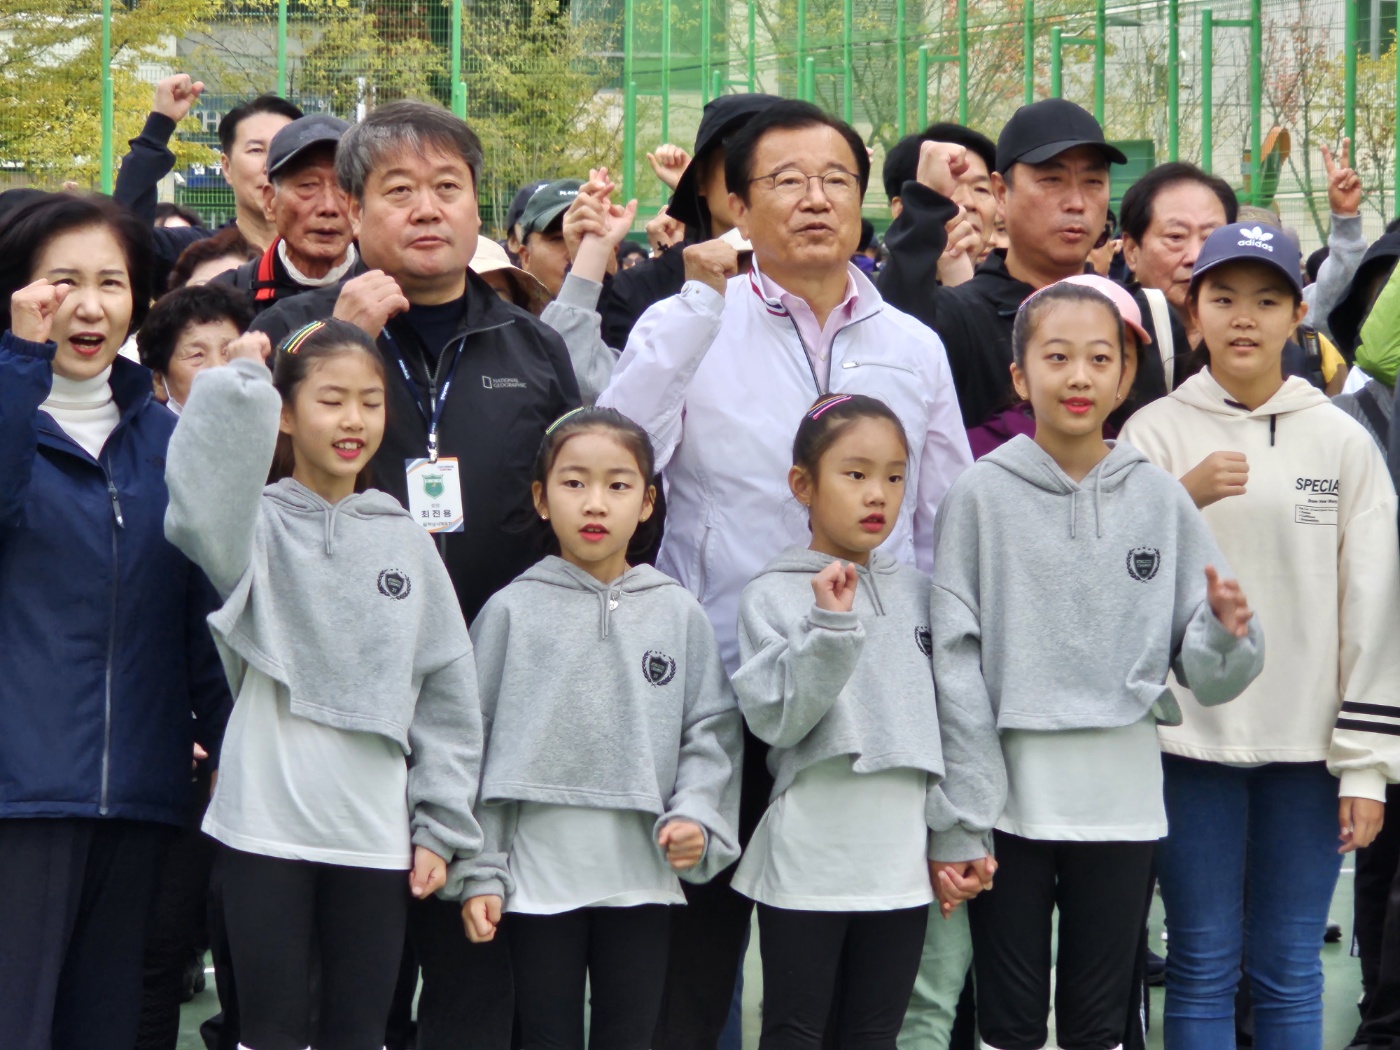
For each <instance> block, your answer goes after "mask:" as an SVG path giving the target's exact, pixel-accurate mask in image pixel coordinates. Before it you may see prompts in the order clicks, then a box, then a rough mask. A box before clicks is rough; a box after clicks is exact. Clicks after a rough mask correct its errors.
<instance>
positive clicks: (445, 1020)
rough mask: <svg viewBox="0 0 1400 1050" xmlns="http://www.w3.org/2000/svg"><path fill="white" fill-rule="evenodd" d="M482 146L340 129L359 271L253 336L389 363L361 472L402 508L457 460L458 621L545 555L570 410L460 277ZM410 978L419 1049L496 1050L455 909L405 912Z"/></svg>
mask: <svg viewBox="0 0 1400 1050" xmlns="http://www.w3.org/2000/svg"><path fill="white" fill-rule="evenodd" d="M481 160H482V154H481V143H480V141H479V140H478V139H477V137H476V134H475V133H474V132H473V131H472V130H471V128H469V127H468V126H467V125H466V124H465V123H464V122H462V121H461V120H458V119H457V118H456V117H454V116H453V115H452V114H451V113H449V112H448V111H447V110H445V109H442V108H440V107H438V106H433V105H429V104H427V103H423V102H393V103H389V104H388V105H384V106H380V107H378V108H377V109H375V110H374V111H373V112H371V113H370V114H369V116H367V117H366V118H365V119H364V120H362V121H361V122H360V123H358V124H356V125H355V126H354V127H352V128H351V129H350V130H349V131H347V132H346V133H345V134H344V136H343V137H342V138H341V140H340V145H339V147H338V148H337V151H336V176H337V178H338V179H339V182H340V186H341V188H342V189H343V190H344V191H345V192H346V193H347V194H348V195H349V197H350V215H351V219H352V220H353V222H354V223H355V225H356V226H357V228H358V230H359V245H360V256H361V258H360V262H359V263H358V264H357V265H356V267H355V271H354V276H352V277H351V278H350V279H349V280H347V281H346V282H345V283H344V284H343V285H341V286H340V287H329V288H323V289H318V290H316V291H313V292H306V293H304V294H302V295H297V296H293V297H292V298H290V299H286V300H284V301H283V302H280V303H278V304H277V305H276V306H274V307H273V308H272V309H271V310H268V311H267V312H266V313H263V314H261V315H260V316H259V317H258V319H257V320H256V321H255V322H254V325H253V327H254V329H255V330H260V331H264V332H267V333H268V335H269V336H270V337H271V338H272V339H273V341H274V342H280V341H281V340H282V339H283V338H284V337H285V336H286V335H287V334H288V333H290V332H292V331H294V330H295V329H297V328H299V327H301V326H302V325H305V324H307V323H308V322H310V321H314V320H318V319H321V318H326V317H332V316H334V317H338V318H340V319H341V320H345V321H350V322H352V323H354V324H356V325H359V327H361V328H363V329H364V330H365V331H366V332H368V333H369V334H370V335H372V336H374V337H376V338H377V340H378V342H379V348H380V350H381V351H382V353H383V354H384V359H385V362H386V364H387V366H388V370H389V376H388V403H387V407H388V427H387V429H386V430H385V432H384V443H383V444H382V445H381V446H380V449H379V452H378V454H377V455H376V456H375V458H374V459H373V460H372V461H371V462H370V467H369V469H370V471H371V474H372V477H373V479H374V485H375V487H376V488H380V489H383V490H384V491H386V492H389V493H391V494H392V495H393V496H395V497H396V498H397V499H398V500H399V501H400V502H401V503H403V504H404V505H405V506H409V495H408V477H407V472H406V471H407V464H408V463H410V462H412V461H414V460H419V459H423V458H425V457H428V458H432V457H433V456H437V457H440V461H442V460H449V459H455V460H456V461H457V464H458V471H459V476H460V479H461V492H462V496H463V498H464V500H465V521H464V524H463V527H462V529H461V531H459V532H451V533H445V532H439V533H437V538H438V543H439V546H440V549H441V550H442V552H443V558H444V560H445V561H446V563H447V570H448V572H449V574H450V575H451V577H452V582H453V584H454V586H455V587H456V589H457V597H458V600H459V601H460V602H461V605H462V612H463V614H464V615H465V616H466V617H467V620H468V621H470V620H472V619H473V618H474V617H475V616H476V614H477V612H478V611H479V610H480V609H481V606H482V605H483V604H485V602H486V599H487V598H489V597H490V596H491V595H492V594H493V593H495V592H496V591H497V590H499V589H500V588H502V587H504V586H505V585H506V584H507V583H509V582H510V581H511V580H512V579H514V578H515V577H516V576H517V575H519V574H520V573H521V572H523V571H524V570H525V569H527V568H528V567H529V566H530V565H532V564H533V563H534V562H535V561H537V560H538V559H539V558H540V557H542V556H543V554H544V553H545V540H546V538H547V536H548V529H547V526H546V525H545V524H544V523H543V522H541V521H540V519H539V517H538V516H537V515H536V514H535V512H534V508H533V507H532V506H531V503H530V481H531V475H532V472H533V468H534V461H535V456H536V454H537V452H538V451H539V447H540V442H541V441H542V440H543V438H544V432H545V428H546V427H548V426H549V424H550V423H552V422H553V421H554V420H555V419H557V418H558V417H559V416H560V415H562V414H563V413H564V412H566V411H568V410H569V409H572V408H576V407H577V406H578V405H579V393H578V384H577V383H576V382H575V380H574V373H573V368H572V366H571V365H570V364H569V354H568V351H567V350H566V349H565V347H564V343H563V340H561V339H560V338H559V336H558V335H557V334H555V333H554V332H553V331H552V330H551V329H549V328H548V327H546V326H545V325H544V324H542V323H541V322H540V321H539V320H537V319H536V318H535V317H534V316H533V315H531V314H530V313H528V312H526V311H524V310H521V309H519V308H518V307H515V306H512V305H510V304H508V303H506V302H504V301H503V300H502V299H501V298H500V297H499V296H497V295H496V293H495V292H494V291H493V290H492V289H491V286H490V285H488V284H486V282H485V281H483V280H481V278H479V277H477V276H476V275H475V274H474V273H472V272H471V271H470V270H469V269H468V266H467V264H468V262H469V261H470V260H471V258H472V256H473V254H475V252H476V243H477V236H478V233H479V231H480V229H481V218H480V216H479V214H478V212H477V196H476V194H477V186H478V177H479V175H480V169H481ZM409 929H410V933H411V934H412V939H413V946H414V949H415V950H416V952H417V955H418V961H419V963H420V964H421V966H422V968H423V992H422V996H421V998H420V1000H419V1004H418V1026H419V1032H418V1045H419V1046H420V1047H423V1048H424V1050H433V1048H437V1047H455V1046H461V1045H462V1041H463V1039H464V1038H466V1037H465V1036H464V1034H463V1033H467V1032H470V1033H472V1035H471V1045H473V1046H480V1047H499V1048H501V1050H509V1044H510V1034H511V1018H512V1007H513V999H512V991H511V981H510V966H509V959H508V957H507V955H506V949H505V944H504V942H503V941H501V940H500V939H499V938H498V939H497V941H495V942H492V943H489V944H480V945H473V944H470V943H469V942H468V941H467V938H466V934H465V932H464V929H463V926H462V919H461V915H460V912H459V908H458V906H457V905H456V904H454V903H452V902H450V901H442V900H439V899H437V898H435V897H434V898H431V899H430V900H426V901H418V902H415V903H414V904H413V906H412V907H411V908H410V910H409Z"/></svg>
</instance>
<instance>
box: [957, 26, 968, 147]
mask: <svg viewBox="0 0 1400 1050" xmlns="http://www.w3.org/2000/svg"><path fill="white" fill-rule="evenodd" d="M958 123H959V124H966V123H967V0H958Z"/></svg>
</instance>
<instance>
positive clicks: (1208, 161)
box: [1201, 7, 1215, 171]
mask: <svg viewBox="0 0 1400 1050" xmlns="http://www.w3.org/2000/svg"><path fill="white" fill-rule="evenodd" d="M1214 35H1215V16H1214V14H1213V13H1212V12H1211V9H1210V8H1208V7H1207V8H1205V9H1204V10H1203V11H1202V12H1201V167H1202V168H1203V169H1205V170H1206V171H1211V170H1213V166H1214V165H1213V158H1212V157H1211V147H1212V145H1213V143H1212V142H1211V126H1210V116H1211V114H1210V109H1211V104H1212V101H1213V97H1214V90H1213V89H1214V86H1215V85H1214V79H1215V69H1214V67H1213V63H1214V61H1215V55H1214V50H1215V48H1214V42H1213V41H1212V40H1211V37H1212V36H1214Z"/></svg>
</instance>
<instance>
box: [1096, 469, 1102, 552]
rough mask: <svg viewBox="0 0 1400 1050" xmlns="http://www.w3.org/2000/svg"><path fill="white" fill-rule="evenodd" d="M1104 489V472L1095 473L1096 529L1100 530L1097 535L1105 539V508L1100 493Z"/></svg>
mask: <svg viewBox="0 0 1400 1050" xmlns="http://www.w3.org/2000/svg"><path fill="white" fill-rule="evenodd" d="M1102 487H1103V471H1101V470H1099V471H1095V472H1094V527H1095V528H1096V529H1097V530H1098V531H1097V533H1096V535H1097V536H1098V538H1099V539H1103V506H1102V505H1101V503H1100V499H1099V497H1100V491H1101V489H1102Z"/></svg>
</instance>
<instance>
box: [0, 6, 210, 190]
mask: <svg viewBox="0 0 1400 1050" xmlns="http://www.w3.org/2000/svg"><path fill="white" fill-rule="evenodd" d="M216 6H217V0H144V2H142V3H137V4H135V5H134V6H132V7H127V6H126V5H125V4H123V3H114V4H113V5H112V80H113V98H114V113H115V121H114V123H115V128H116V132H115V135H114V136H113V139H114V145H115V150H116V154H117V156H120V155H121V154H122V152H124V147H125V143H126V140H127V139H129V138H134V137H135V136H136V135H137V134H138V133H139V132H140V130H141V125H142V123H143V121H144V120H145V116H146V114H147V113H148V112H149V111H150V108H151V85H150V84H149V83H146V82H144V81H143V80H142V79H141V78H140V76H139V71H140V66H141V65H142V63H154V62H163V61H168V59H167V57H166V56H167V55H168V53H169V51H170V48H171V46H172V44H173V42H174V38H175V37H178V36H179V35H180V34H182V33H184V32H188V31H191V30H194V29H196V28H198V27H200V26H201V25H202V24H204V22H205V21H206V20H207V19H209V18H210V17H211V15H212V13H213V11H214V9H215V8H216ZM101 32H102V22H101V15H100V8H99V7H98V5H97V4H96V3H93V2H91V0H88V2H82V0H0V112H3V113H4V116H0V160H3V161H4V162H5V163H6V164H9V165H16V166H18V167H19V168H20V169H21V172H22V173H21V174H20V175H19V178H20V180H21V181H22V182H23V183H25V184H30V185H36V186H46V187H50V188H57V187H58V186H60V185H61V184H62V183H64V182H65V181H71V182H75V183H77V184H78V185H80V186H84V187H93V188H95V187H97V186H98V185H99V184H100V181H101V174H102V172H101V141H102V124H101V120H102V81H101V76H100V71H101V69H102V62H101V57H102V52H101ZM176 156H177V158H179V159H180V161H182V162H183V163H187V164H188V163H201V162H208V161H210V160H211V159H212V158H211V156H210V155H209V152H208V151H207V150H205V149H204V148H203V147H200V146H190V145H180V146H178V147H177V149H176Z"/></svg>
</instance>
